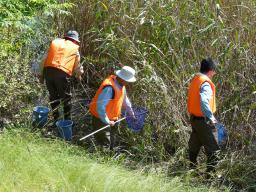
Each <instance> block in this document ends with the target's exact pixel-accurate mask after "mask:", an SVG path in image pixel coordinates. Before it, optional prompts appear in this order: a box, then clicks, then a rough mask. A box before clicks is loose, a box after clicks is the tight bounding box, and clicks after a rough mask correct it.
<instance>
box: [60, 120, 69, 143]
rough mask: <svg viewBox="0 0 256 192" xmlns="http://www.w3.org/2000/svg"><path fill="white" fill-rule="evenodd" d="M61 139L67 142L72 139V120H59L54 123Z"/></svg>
mask: <svg viewBox="0 0 256 192" xmlns="http://www.w3.org/2000/svg"><path fill="white" fill-rule="evenodd" d="M56 126H57V127H58V129H59V133H60V135H61V137H62V138H63V139H65V140H67V141H70V140H71V139H72V126H73V121H72V120H59V121H57V122H56Z"/></svg>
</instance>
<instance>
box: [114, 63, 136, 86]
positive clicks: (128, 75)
mask: <svg viewBox="0 0 256 192" xmlns="http://www.w3.org/2000/svg"><path fill="white" fill-rule="evenodd" d="M115 74H116V75H117V76H118V77H120V78H121V79H123V80H125V81H126V82H130V83H132V82H135V81H136V78H135V70H134V69H133V68H131V67H129V66H123V67H122V69H121V70H118V71H116V72H115Z"/></svg>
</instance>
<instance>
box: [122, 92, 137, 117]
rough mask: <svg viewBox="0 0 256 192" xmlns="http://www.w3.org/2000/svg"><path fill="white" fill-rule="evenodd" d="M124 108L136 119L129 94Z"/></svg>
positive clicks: (125, 98) (125, 99)
mask: <svg viewBox="0 0 256 192" xmlns="http://www.w3.org/2000/svg"><path fill="white" fill-rule="evenodd" d="M123 108H124V109H125V110H126V111H127V113H128V115H129V116H131V117H133V118H134V119H135V118H136V117H135V115H134V112H133V109H132V104H131V101H130V99H129V98H128V96H127V94H126V93H125V97H124V102H123Z"/></svg>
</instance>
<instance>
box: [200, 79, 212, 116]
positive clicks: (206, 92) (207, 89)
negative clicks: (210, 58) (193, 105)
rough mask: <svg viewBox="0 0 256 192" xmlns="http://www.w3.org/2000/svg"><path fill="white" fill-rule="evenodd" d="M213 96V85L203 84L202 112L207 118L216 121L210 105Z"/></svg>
mask: <svg viewBox="0 0 256 192" xmlns="http://www.w3.org/2000/svg"><path fill="white" fill-rule="evenodd" d="M212 94H213V92H212V88H211V85H210V84H209V83H208V82H205V83H203V84H202V85H201V88H200V104H201V110H202V112H203V114H204V116H205V117H207V118H209V119H210V120H212V121H214V120H215V117H214V115H213V113H212V111H211V108H210V104H209V102H210V99H211V97H212Z"/></svg>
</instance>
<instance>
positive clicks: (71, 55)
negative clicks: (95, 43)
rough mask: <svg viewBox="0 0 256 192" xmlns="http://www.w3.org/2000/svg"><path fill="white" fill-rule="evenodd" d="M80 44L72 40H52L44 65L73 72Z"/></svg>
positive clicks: (70, 73) (68, 72) (69, 72)
mask: <svg viewBox="0 0 256 192" xmlns="http://www.w3.org/2000/svg"><path fill="white" fill-rule="evenodd" d="M78 49H79V46H78V45H77V44H75V43H73V42H72V41H69V40H65V39H55V40H53V41H52V42H51V45H50V48H49V51H48V55H47V58H46V60H45V63H44V67H55V68H57V69H60V70H62V71H64V72H65V73H67V74H69V75H70V76H71V75H72V73H73V69H74V65H75V61H76V57H77V52H78Z"/></svg>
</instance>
